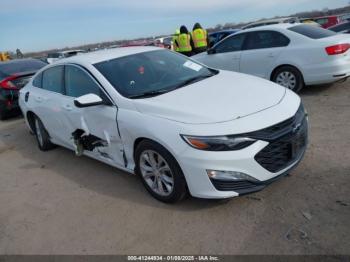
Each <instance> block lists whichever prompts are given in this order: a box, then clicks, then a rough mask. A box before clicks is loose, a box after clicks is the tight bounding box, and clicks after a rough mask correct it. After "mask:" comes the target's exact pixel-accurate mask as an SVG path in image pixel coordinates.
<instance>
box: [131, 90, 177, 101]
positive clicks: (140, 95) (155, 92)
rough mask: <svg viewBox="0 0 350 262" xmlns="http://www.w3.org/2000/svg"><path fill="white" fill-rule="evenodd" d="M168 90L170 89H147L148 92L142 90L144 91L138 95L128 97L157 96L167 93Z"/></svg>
mask: <svg viewBox="0 0 350 262" xmlns="http://www.w3.org/2000/svg"><path fill="white" fill-rule="evenodd" d="M169 91H171V90H168V89H166V90H154V91H148V92H144V93H142V94H139V95H132V96H129V98H131V99H136V98H147V97H153V96H159V95H162V94H165V93H168V92H169Z"/></svg>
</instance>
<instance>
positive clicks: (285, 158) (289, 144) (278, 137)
mask: <svg viewBox="0 0 350 262" xmlns="http://www.w3.org/2000/svg"><path fill="white" fill-rule="evenodd" d="M299 111H301V110H298V113H297V114H296V115H295V116H294V117H293V118H291V119H289V120H287V121H284V122H282V123H283V125H281V123H280V124H277V125H276V126H277V127H276V126H274V127H270V128H267V129H269V130H277V131H275V133H274V132H271V133H270V134H266V135H265V138H266V139H263V138H260V139H261V140H265V141H268V142H269V144H268V145H267V146H266V147H265V148H264V149H263V150H261V151H260V152H259V153H258V154H257V155H256V156H255V160H256V161H257V162H258V163H259V164H260V165H261V166H262V167H264V168H265V169H267V170H268V171H270V172H272V173H276V172H279V171H281V170H283V169H285V168H287V167H288V166H289V165H291V164H292V163H293V162H295V161H297V160H298V159H300V158H301V156H302V154H303V153H304V151H305V148H306V144H307V121H306V117H305V113H304V114H301V113H300V112H299ZM302 111H303V110H302ZM287 122H288V124H287ZM278 126H283V128H282V129H281V128H278ZM258 132H261V131H258ZM265 132H266V131H265V130H264V131H263V132H261V133H260V134H259V136H260V137H261V136H262V134H263V133H265Z"/></svg>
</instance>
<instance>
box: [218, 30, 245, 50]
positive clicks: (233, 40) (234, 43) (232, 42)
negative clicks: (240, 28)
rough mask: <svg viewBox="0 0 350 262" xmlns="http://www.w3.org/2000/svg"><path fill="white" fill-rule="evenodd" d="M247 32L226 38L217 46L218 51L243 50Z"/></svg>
mask: <svg viewBox="0 0 350 262" xmlns="http://www.w3.org/2000/svg"><path fill="white" fill-rule="evenodd" d="M245 36H246V34H239V35H235V36H232V37H229V38H227V39H225V40H224V41H223V42H221V43H220V44H218V45H217V46H216V48H215V51H216V53H226V52H235V51H240V50H242V46H243V43H244V39H245Z"/></svg>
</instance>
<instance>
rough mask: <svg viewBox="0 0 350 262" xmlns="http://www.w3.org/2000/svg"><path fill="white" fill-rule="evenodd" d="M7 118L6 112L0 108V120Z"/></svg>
mask: <svg viewBox="0 0 350 262" xmlns="http://www.w3.org/2000/svg"><path fill="white" fill-rule="evenodd" d="M6 118H7V115H6V113H5V112H4V111H3V110H1V109H0V120H5V119H6Z"/></svg>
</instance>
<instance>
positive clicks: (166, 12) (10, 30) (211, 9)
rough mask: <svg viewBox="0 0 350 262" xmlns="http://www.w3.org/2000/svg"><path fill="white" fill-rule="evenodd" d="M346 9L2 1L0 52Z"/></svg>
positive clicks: (257, 1) (203, 1)
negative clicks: (198, 23)
mask: <svg viewBox="0 0 350 262" xmlns="http://www.w3.org/2000/svg"><path fill="white" fill-rule="evenodd" d="M347 4H349V0H287V1H286V0H176V1H173V0H30V1H29V0H1V8H0V28H1V34H0V51H4V50H11V51H14V50H15V49H16V48H20V49H21V50H22V52H31V51H41V50H48V49H53V48H63V47H67V46H77V45H82V44H89V43H98V42H103V41H111V40H121V39H132V38H137V37H145V36H155V35H163V34H172V33H173V32H174V31H175V29H176V28H179V26H180V25H182V24H185V25H187V27H188V28H189V29H190V28H192V26H193V24H194V23H195V22H200V23H201V24H202V26H203V27H213V26H215V25H217V24H225V23H227V22H249V21H252V20H256V19H260V18H264V17H274V16H277V15H278V16H284V15H289V14H292V13H296V12H301V11H311V10H321V9H324V8H337V7H342V6H346V5H347Z"/></svg>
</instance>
